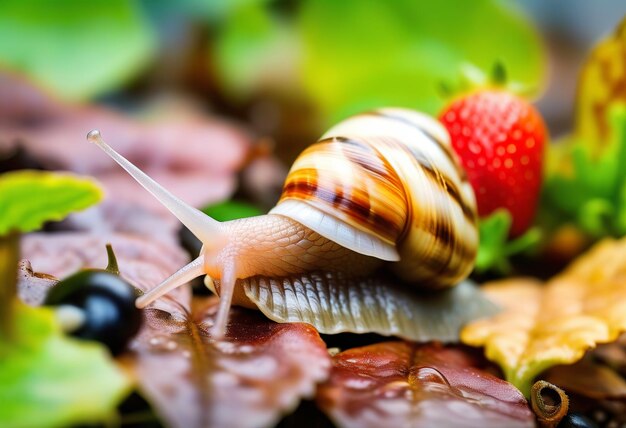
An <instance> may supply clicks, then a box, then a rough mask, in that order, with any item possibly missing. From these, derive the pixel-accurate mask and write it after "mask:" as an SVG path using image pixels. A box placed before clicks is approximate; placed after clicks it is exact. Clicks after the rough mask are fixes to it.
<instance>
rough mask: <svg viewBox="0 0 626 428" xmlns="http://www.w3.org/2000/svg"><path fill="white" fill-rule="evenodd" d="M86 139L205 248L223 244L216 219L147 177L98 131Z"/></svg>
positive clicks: (221, 233) (220, 229)
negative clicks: (178, 221)
mask: <svg viewBox="0 0 626 428" xmlns="http://www.w3.org/2000/svg"><path fill="white" fill-rule="evenodd" d="M87 141H89V142H90V143H94V144H95V145H96V146H98V147H100V148H101V149H102V150H103V151H104V152H105V153H106V154H107V155H109V156H110V157H111V158H112V159H113V160H114V161H115V162H117V163H118V164H119V165H120V166H121V167H122V168H124V169H125V170H126V172H128V173H129V174H130V175H131V176H132V177H133V178H134V179H135V180H136V181H137V182H138V183H139V184H141V185H142V186H143V187H144V188H145V189H146V190H147V191H148V192H150V193H151V194H152V195H153V196H154V197H155V198H157V199H158V200H159V202H161V203H162V204H163V205H164V206H165V207H166V208H167V209H168V210H169V211H170V212H171V213H172V214H174V216H176V218H178V219H179V220H180V221H181V223H183V224H184V225H185V226H187V228H188V229H189V230H190V231H191V232H192V233H193V234H194V235H196V236H197V237H198V239H200V241H202V243H203V244H204V245H205V246H207V248H213V247H214V246H215V245H216V244H217V245H218V246H219V245H220V244H223V242H224V238H223V235H224V233H223V231H222V227H221V225H220V223H219V222H218V221H217V220H214V219H212V218H211V217H209V216H207V215H206V214H204V213H203V212H202V211H200V210H198V209H196V208H194V207H192V206H190V205H187V204H186V203H185V202H183V201H182V200H180V199H179V198H177V197H176V196H174V195H173V194H172V193H170V192H169V191H168V190H166V189H165V188H164V187H163V186H161V185H160V184H159V183H157V182H156V181H154V180H153V179H151V178H150V177H148V176H147V175H146V174H145V173H144V172H143V171H141V170H140V169H139V168H137V167H136V166H135V165H133V164H132V163H131V162H130V161H129V160H128V159H126V158H125V157H123V156H122V155H120V154H119V153H117V152H116V151H115V150H113V149H112V148H111V147H110V146H109V145H108V144H107V143H105V142H104V140H103V139H102V136H101V135H100V131H98V130H95V129H94V130H93V131H91V132H90V133H89V134H87Z"/></svg>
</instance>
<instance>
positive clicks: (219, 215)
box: [202, 201, 263, 221]
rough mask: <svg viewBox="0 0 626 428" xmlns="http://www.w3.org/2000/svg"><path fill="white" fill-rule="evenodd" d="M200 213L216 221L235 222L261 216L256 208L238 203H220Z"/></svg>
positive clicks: (244, 203) (260, 212) (261, 212)
mask: <svg viewBox="0 0 626 428" xmlns="http://www.w3.org/2000/svg"><path fill="white" fill-rule="evenodd" d="M202 211H203V212H204V213H205V214H207V215H209V216H211V217H213V218H214V219H215V220H217V221H229V220H236V219H239V218H246V217H254V216H257V215H261V214H263V211H261V210H260V209H258V208H257V207H256V206H254V205H252V204H248V203H246V202H240V201H225V202H220V203H219V204H215V205H209V206H208V207H205V208H204V209H203V210H202Z"/></svg>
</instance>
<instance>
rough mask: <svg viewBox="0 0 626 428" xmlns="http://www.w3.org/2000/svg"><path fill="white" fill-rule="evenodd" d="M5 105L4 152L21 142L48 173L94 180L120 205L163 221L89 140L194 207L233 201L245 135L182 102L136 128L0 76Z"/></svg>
mask: <svg viewBox="0 0 626 428" xmlns="http://www.w3.org/2000/svg"><path fill="white" fill-rule="evenodd" d="M0 100H2V101H0V135H1V136H2V137H1V139H0V151H1V150H7V148H8V147H11V146H13V145H14V144H16V143H17V142H18V141H19V142H21V144H23V145H25V146H26V148H27V150H28V151H29V152H30V153H31V154H32V155H34V157H35V158H36V159H37V160H38V161H39V162H41V163H42V164H43V165H44V166H46V167H48V168H52V169H64V170H70V171H74V172H79V173H82V174H88V175H93V176H95V177H97V178H98V180H99V181H100V182H102V183H103V184H104V186H105V188H106V189H107V191H108V192H107V193H108V194H109V197H110V198H111V199H112V198H114V199H115V202H116V203H120V202H122V201H123V202H127V203H130V204H131V205H135V206H136V205H140V206H143V207H147V208H149V209H151V210H155V211H157V212H161V213H164V212H165V211H164V209H163V207H162V206H161V205H160V204H158V202H156V201H155V200H154V198H153V197H152V196H151V195H150V194H149V193H148V192H146V191H144V190H143V189H141V188H140V187H139V185H137V184H136V183H134V182H133V181H132V180H129V178H128V176H127V174H126V173H125V172H124V171H123V170H121V169H120V168H119V167H117V165H115V164H114V163H113V162H111V160H110V159H109V158H107V157H106V156H103V155H102V153H101V152H100V151H99V150H98V149H97V148H96V147H94V146H93V145H92V144H88V143H87V142H86V140H85V136H86V135H87V132H89V131H90V130H91V129H94V128H98V129H100V130H101V131H102V134H103V136H104V138H105V139H106V140H107V141H109V142H110V143H111V144H112V145H114V146H115V148H116V149H117V150H118V151H119V152H120V153H122V154H123V155H124V156H126V157H128V158H129V159H130V160H131V161H133V162H135V163H136V164H137V165H138V166H139V167H141V168H142V169H143V170H144V171H145V172H146V173H148V174H149V175H150V176H151V177H153V178H154V179H155V180H157V181H158V182H159V183H161V184H162V185H164V186H165V187H167V188H168V189H170V190H171V191H173V192H174V193H176V194H177V195H178V196H179V197H181V198H182V199H184V200H185V201H186V202H188V203H190V204H192V205H196V206H202V205H204V204H206V203H207V202H212V201H216V200H220V199H224V198H226V197H227V196H229V195H230V194H231V192H232V190H233V188H234V185H235V172H236V171H237V170H238V169H239V168H240V167H241V165H242V163H243V162H244V160H245V156H246V152H247V150H248V136H247V135H246V134H245V133H243V132H241V131H240V130H238V129H237V128H236V127H235V126H232V125H230V124H228V123H226V122H225V121H222V120H219V119H216V118H214V117H209V116H206V115H204V114H202V113H201V112H200V111H199V109H197V108H192V107H191V105H190V104H189V103H184V102H180V101H175V102H171V103H169V104H166V105H165V106H164V107H161V108H159V110H158V111H154V112H153V113H152V115H150V116H149V117H143V118H142V119H141V120H139V119H137V118H132V117H129V116H126V115H123V114H121V113H120V112H117V111H115V110H113V109H110V108H105V107H93V106H87V105H71V104H64V103H61V102H60V101H58V100H55V99H52V98H51V97H50V96H49V95H47V94H46V93H44V92H42V91H41V90H39V89H38V88H35V87H33V86H32V85H31V84H29V83H28V82H26V81H24V80H22V79H19V78H16V77H15V76H13V75H9V74H6V73H0ZM3 101H4V102H3ZM144 116H145V115H144ZM167 217H168V218H170V217H171V216H169V215H168V216H167Z"/></svg>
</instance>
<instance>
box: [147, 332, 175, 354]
mask: <svg viewBox="0 0 626 428" xmlns="http://www.w3.org/2000/svg"><path fill="white" fill-rule="evenodd" d="M148 343H149V344H150V350H151V351H153V352H171V351H174V350H176V348H178V344H177V343H176V342H174V341H173V340H170V339H168V338H167V337H164V336H154V337H151V338H150V340H149V341H148Z"/></svg>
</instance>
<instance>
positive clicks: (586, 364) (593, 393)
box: [541, 358, 626, 400]
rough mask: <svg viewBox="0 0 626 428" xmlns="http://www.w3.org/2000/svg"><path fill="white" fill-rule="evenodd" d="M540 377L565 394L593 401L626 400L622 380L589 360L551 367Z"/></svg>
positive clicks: (617, 375) (609, 370)
mask: <svg viewBox="0 0 626 428" xmlns="http://www.w3.org/2000/svg"><path fill="white" fill-rule="evenodd" d="M541 377H542V378H543V379H545V380H547V381H548V382H550V383H553V384H555V385H557V386H559V387H560V388H562V389H564V390H565V392H567V393H576V394H578V395H582V396H585V397H588V398H591V399H594V400H611V399H624V398H626V381H625V380H624V378H623V377H621V376H620V375H619V374H617V373H615V372H614V371H613V370H611V369H610V368H608V367H606V366H604V365H602V364H598V363H596V362H594V361H592V360H591V359H590V358H586V359H583V360H581V361H579V362H577V363H576V364H571V365H566V366H556V367H552V368H551V369H550V370H548V371H547V372H546V373H544V374H542V375H541Z"/></svg>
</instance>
